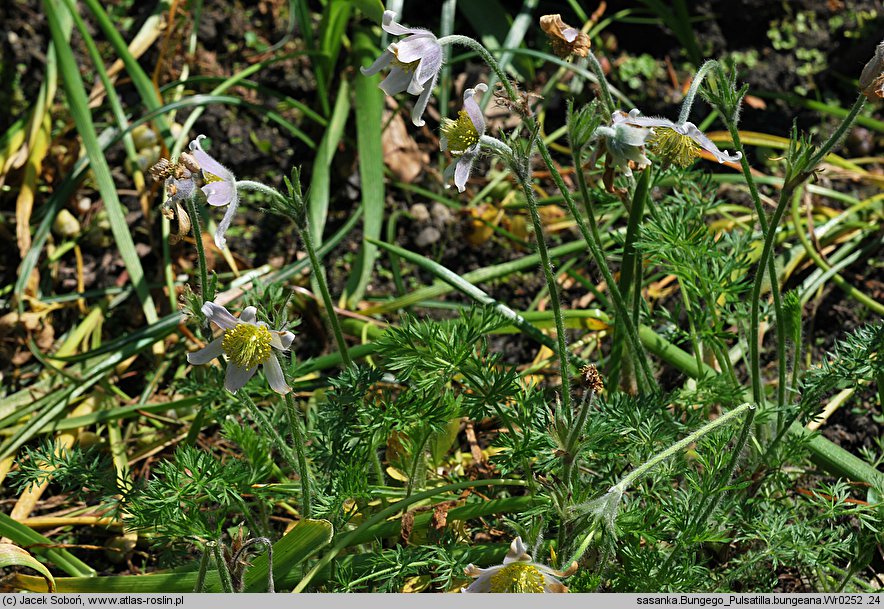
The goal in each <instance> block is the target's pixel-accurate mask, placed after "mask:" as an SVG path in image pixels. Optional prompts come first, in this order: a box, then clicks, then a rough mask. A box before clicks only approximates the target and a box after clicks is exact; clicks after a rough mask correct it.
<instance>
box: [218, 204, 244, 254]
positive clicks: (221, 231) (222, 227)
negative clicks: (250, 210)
mask: <svg viewBox="0 0 884 609" xmlns="http://www.w3.org/2000/svg"><path fill="white" fill-rule="evenodd" d="M238 205H239V195H238V194H237V193H236V191H235V190H234V196H233V199H231V200H230V204H229V205H228V206H227V211H226V212H224V217H223V218H221V222H220V224H218V228H217V229H216V230H215V245H216V246H218V249H219V250H223V249H224V248H225V247H227V239H225V238H224V235H225V234H226V233H227V229H228V228H230V223H231V222H233V216H234V215H235V214H236V208H237V206H238Z"/></svg>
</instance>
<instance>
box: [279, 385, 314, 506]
mask: <svg viewBox="0 0 884 609" xmlns="http://www.w3.org/2000/svg"><path fill="white" fill-rule="evenodd" d="M285 403H286V406H287V409H286V412H287V414H288V417H289V426H290V427H291V428H292V442H294V444H295V452H296V454H297V455H298V474H299V475H300V477H301V505H302V508H301V511H302V512H303V517H304V518H305V519H306V518H311V517H312V515H313V495H312V493H311V491H310V470H309V469H308V468H307V455H306V449H307V445H306V442H305V441H304V432H303V431H302V430H301V417H300V414H299V412H298V408H297V406H296V405H295V400H294V398H293V397H292V393H291V392H289V393H287V394H285Z"/></svg>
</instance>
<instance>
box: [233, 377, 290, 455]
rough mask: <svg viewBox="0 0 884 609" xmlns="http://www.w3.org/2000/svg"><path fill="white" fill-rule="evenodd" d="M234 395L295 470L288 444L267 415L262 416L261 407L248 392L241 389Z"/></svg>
mask: <svg viewBox="0 0 884 609" xmlns="http://www.w3.org/2000/svg"><path fill="white" fill-rule="evenodd" d="M236 397H238V398H239V401H240V403H241V404H243V405H244V406H245V407H246V409H247V410H248V411H249V413H250V414H251V415H252V419H253V420H254V421H255V423H257V424H258V427H260V428H261V430H262V431H263V432H264V434H265V435H266V437H267V438H269V439H270V441H271V442H272V443H273V445H274V446H276V450H278V451H279V453H280V454H281V455H282V456H283V457H284V458H285V460H286V461H287V462H288V464H289V467H291V468H292V470H295V469H296V463H297V460H296V459H295V458H294V455H293V454H292V450H291V448H289V445H288V444H287V443H286V441H285V440H284V439H283V437H282V436H281V435H280V433H279V430H277V429H276V428H275V427H274V426H273V425H272V424H271V423H270V421H269V420H268V419H267V417H266V416H264V413H263V412H261V409H260V408H258V405H257V404H255V402H253V401H252V398H250V397H249V396H248V394H246V393H245V392H243V391H239V392H237V394H236Z"/></svg>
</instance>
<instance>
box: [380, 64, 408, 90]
mask: <svg viewBox="0 0 884 609" xmlns="http://www.w3.org/2000/svg"><path fill="white" fill-rule="evenodd" d="M411 80H412V77H411V74H409V73H408V72H406V71H405V70H402V69H400V68H393V69H392V70H390V72H389V73H388V74H387V77H386V78H385V79H384V80H382V81H381V84H379V85H378V87H380V88H381V90H382V91H383V92H384V93H386V94H387V95H396V94H397V93H402V92H403V91H406V90H407V89H408V87H409V86H411Z"/></svg>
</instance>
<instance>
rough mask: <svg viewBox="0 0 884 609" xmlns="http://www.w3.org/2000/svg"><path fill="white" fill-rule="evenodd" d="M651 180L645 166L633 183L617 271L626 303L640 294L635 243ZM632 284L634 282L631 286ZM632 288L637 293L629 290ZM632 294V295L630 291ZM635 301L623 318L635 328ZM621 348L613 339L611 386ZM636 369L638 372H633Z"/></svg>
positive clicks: (636, 316)
mask: <svg viewBox="0 0 884 609" xmlns="http://www.w3.org/2000/svg"><path fill="white" fill-rule="evenodd" d="M650 183H651V172H650V170H649V169H646V170H645V171H643V172H642V173H641V177H640V178H639V180H638V182H637V183H636V186H635V190H634V191H633V195H632V205H631V206H630V209H629V218H628V221H627V225H626V237H625V239H624V243H623V264H622V265H621V270H620V284H619V285H620V293H621V294H622V295H623V299H624V300H625V301H626V302H628V301H629V298H630V295H632V296H633V298H640V297H641V275H640V274H637V273H636V271H637V264H638V260H639V256H638V253H637V252H636V250H635V243H636V241H637V240H638V234H639V231H640V227H641V223H642V218H643V216H644V213H645V201H646V200H647V197H648V188H649V186H650ZM633 283H635V284H636V285H635V286H633ZM633 291H635V292H637V294H636V293H632V292H633ZM631 293H632V294H631ZM637 304H638V301H637V300H636V301H634V306H633V314H632V315H628V316H627V317H626V318H625V320H624V321H625V323H624V327H625V326H629V327H632V328H635V327H637V326H638V323H639V319H638V315H637V311H636V308H637ZM622 348H623V339H622V337H620V336H618V337H616V338H615V341H614V345H613V346H612V347H611V349H612V351H611V358H610V359H611V366H610V373H611V382H612V384H613V385H615V386H616V385H617V384H619V382H620V381H619V378H618V377H619V371H620V353H621V351H622ZM636 372H637V371H636Z"/></svg>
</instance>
